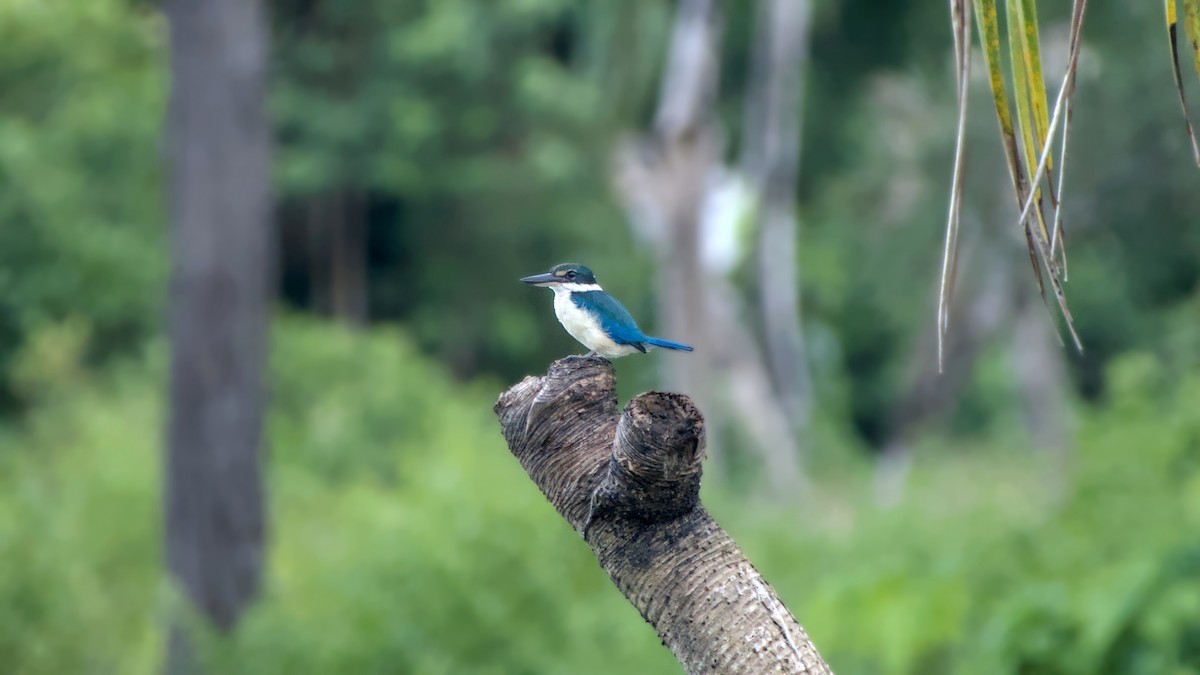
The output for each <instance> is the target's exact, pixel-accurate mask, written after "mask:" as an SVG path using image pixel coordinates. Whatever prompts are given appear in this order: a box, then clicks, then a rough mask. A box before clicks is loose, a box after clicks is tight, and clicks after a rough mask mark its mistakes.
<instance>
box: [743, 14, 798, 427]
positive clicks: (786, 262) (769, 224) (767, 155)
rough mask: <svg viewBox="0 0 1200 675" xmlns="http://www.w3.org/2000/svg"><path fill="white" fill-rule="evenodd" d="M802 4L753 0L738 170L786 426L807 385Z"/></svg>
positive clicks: (794, 420)
mask: <svg viewBox="0 0 1200 675" xmlns="http://www.w3.org/2000/svg"><path fill="white" fill-rule="evenodd" d="M810 12H811V8H810V5H809V2H808V0H760V2H759V4H758V19H757V26H756V27H755V40H754V44H755V49H754V51H753V54H752V59H751V64H750V90H749V92H748V96H747V98H746V112H745V123H744V125H743V133H742V138H743V140H742V142H743V151H742V165H743V170H744V171H745V173H746V175H747V176H748V177H749V179H750V181H751V182H752V184H753V185H754V186H755V192H757V194H758V198H759V208H758V214H757V219H758V293H759V309H760V315H761V317H762V322H763V336H764V338H765V342H766V347H767V350H766V355H767V359H768V361H769V363H770V368H769V370H770V373H771V379H772V382H773V384H774V386H775V388H776V389H777V390H778V392H779V396H780V398H781V399H782V400H783V402H784V404H785V405H786V406H787V410H788V412H789V416H790V418H791V420H790V421H791V423H792V427H793V428H796V429H799V428H802V427H804V426H805V424H806V422H807V419H808V407H809V397H810V396H811V388H812V386H811V384H810V381H809V373H808V363H807V361H806V360H805V355H804V338H803V334H802V333H801V330H800V293H799V290H798V289H799V285H800V275H799V273H798V271H797V269H796V266H797V252H796V242H797V240H798V236H797V225H796V174H797V171H798V168H799V162H800V112H801V105H800V104H801V100H802V95H803V90H804V64H805V59H806V58H807V55H808V25H809V15H810Z"/></svg>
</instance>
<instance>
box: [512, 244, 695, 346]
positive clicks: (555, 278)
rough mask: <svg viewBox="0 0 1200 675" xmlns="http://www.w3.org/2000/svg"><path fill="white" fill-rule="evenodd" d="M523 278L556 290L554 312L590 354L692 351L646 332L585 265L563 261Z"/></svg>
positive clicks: (531, 282)
mask: <svg viewBox="0 0 1200 675" xmlns="http://www.w3.org/2000/svg"><path fill="white" fill-rule="evenodd" d="M521 281H524V282H525V283H527V284H530V285H532V286H542V287H545V288H549V289H551V290H553V291H554V315H555V316H557V317H558V322H559V323H561V324H562V326H563V328H565V329H567V332H568V333H570V334H571V337H573V338H575V339H576V340H578V341H579V342H580V343H582V344H583V346H584V347H587V348H588V349H590V350H591V351H590V352H589V353H588V356H595V355H596V354H599V355H600V356H603V357H605V358H610V359H614V358H617V357H619V356H627V355H629V354H632V353H634V352H642V353H643V354H644V353H646V348H647V347H662V348H663V349H673V350H675V351H680V352H690V351H692V348H691V347H689V346H687V345H681V344H679V343H678V342H671V341H669V340H662V339H659V338H656V337H650V336H649V335H646V334H645V333H643V332H642V329H641V328H638V325H637V322H636V321H634V320H633V317H632V316H630V315H629V310H627V309H625V306H624V305H622V304H621V303H619V302H617V299H616V298H614V297H613V296H611V295H609V294H608V293H606V292H605V291H604V289H603V288H600V284H598V283H596V275H594V274H592V271H591V270H590V269H588V268H586V267H584V266H583V265H579V264H577V263H562V264H561V265H555V266H554V267H551V268H550V271H549V272H547V273H545V274H535V275H534V276H531V277H525V278H524V279H521Z"/></svg>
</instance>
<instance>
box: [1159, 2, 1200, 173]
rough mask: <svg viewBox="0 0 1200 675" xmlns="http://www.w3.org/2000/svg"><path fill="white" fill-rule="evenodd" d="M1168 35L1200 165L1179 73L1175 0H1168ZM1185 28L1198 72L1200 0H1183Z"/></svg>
mask: <svg viewBox="0 0 1200 675" xmlns="http://www.w3.org/2000/svg"><path fill="white" fill-rule="evenodd" d="M1166 10H1167V37H1168V38H1169V39H1170V41H1171V68H1172V72H1174V74H1175V90H1176V91H1178V92H1179V106H1180V107H1181V108H1182V109H1183V124H1184V127H1185V128H1186V129H1187V135H1188V140H1190V141H1191V142H1192V159H1194V160H1195V161H1196V165H1197V166H1200V144H1197V143H1196V132H1195V130H1194V129H1192V120H1191V117H1190V116H1189V115H1188V107H1187V96H1186V95H1185V94H1184V93H1183V77H1182V76H1181V75H1180V74H1179V39H1178V38H1179V30H1178V24H1177V16H1176V11H1175V0H1166ZM1183 10H1184V17H1185V18H1184V28H1185V30H1186V31H1187V33H1188V37H1189V39H1190V42H1191V43H1192V55H1193V57H1194V58H1195V61H1196V72H1197V73H1200V0H1183Z"/></svg>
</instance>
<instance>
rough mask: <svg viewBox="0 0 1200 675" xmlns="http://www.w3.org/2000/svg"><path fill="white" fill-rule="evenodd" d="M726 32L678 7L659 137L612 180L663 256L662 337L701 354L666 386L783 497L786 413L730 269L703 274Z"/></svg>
mask: <svg viewBox="0 0 1200 675" xmlns="http://www.w3.org/2000/svg"><path fill="white" fill-rule="evenodd" d="M721 25H722V22H721V17H720V8H719V6H718V4H717V3H715V2H713V1H712V0H680V2H679V5H678V9H677V11H676V14H675V24H674V27H673V29H672V32H671V43H670V46H669V49H668V54H667V62H666V65H665V69H664V72H663V77H662V84H661V87H660V92H659V101H658V109H657V111H656V114H655V120H654V130H653V133H652V134H651V135H649V136H647V137H643V138H640V139H635V140H629V141H627V142H626V143H624V144H622V146H621V147H619V148H618V151H617V157H616V162H614V165H615V166H614V180H613V182H614V184H615V187H616V189H617V192H618V196H619V197H620V199H621V200H622V202H623V203H624V206H625V208H626V212H627V213H628V217H629V221H630V225H631V226H632V229H633V231H634V233H635V234H636V235H638V236H639V237H640V238H641V239H642V240H643V241H645V242H646V243H648V244H649V245H650V246H651V247H652V248H653V250H654V252H655V253H656V254H657V258H658V300H659V317H660V321H662V322H663V326H664V327H663V328H662V330H661V332H663V333H664V334H667V335H676V336H679V338H680V339H682V340H689V341H691V342H692V344H693V346H695V347H696V352H695V353H694V354H691V355H689V356H688V359H687V360H686V361H685V360H682V359H674V360H668V361H667V367H668V368H670V370H669V371H668V373H667V378H666V379H667V381H668V383H670V384H671V386H675V387H679V388H682V389H685V390H686V391H689V392H695V396H696V397H697V399H698V401H699V403H700V405H701V406H702V407H703V408H704V410H705V411H706V413H707V414H708V416H709V418H710V421H711V422H712V426H713V427H714V428H719V427H722V426H724V425H725V422H726V421H727V420H732V421H736V422H737V426H738V427H739V431H743V432H745V433H746V436H747V437H749V438H750V439H751V443H750V444H749V446H750V447H751V448H752V450H753V451H755V452H756V453H757V454H758V456H759V458H760V459H761V460H762V462H763V466H764V474H765V475H766V477H767V481H768V483H769V485H770V486H771V487H772V488H773V489H774V490H775V492H776V493H778V494H785V493H793V492H796V491H798V488H801V487H802V486H803V483H804V481H803V477H802V476H801V474H800V467H799V464H798V461H797V460H798V456H799V448H798V446H797V444H796V440H795V438H794V436H793V435H792V432H791V426H792V425H791V424H790V423H789V420H788V414H787V409H786V406H785V405H784V404H782V403H781V402H780V400H779V397H777V396H775V395H774V391H773V388H772V385H771V374H770V372H769V369H768V368H767V364H766V360H765V359H764V357H763V355H762V352H761V350H760V349H759V347H758V344H757V342H756V341H755V340H754V338H753V336H752V334H751V333H750V331H748V330H747V329H746V328H744V327H743V326H742V321H743V316H742V312H741V303H739V302H738V296H737V293H736V292H735V290H734V288H733V285H732V284H731V283H730V282H729V280H728V279H726V278H725V276H724V275H725V272H726V270H717V269H710V268H708V267H706V265H705V262H704V260H703V256H702V253H701V249H702V248H703V242H702V232H701V219H702V213H701V212H702V208H703V205H704V203H705V200H706V197H707V196H708V193H709V190H710V189H711V188H712V179H713V177H714V176H716V175H717V174H719V173H720V172H721V171H722V170H723V169H724V165H723V161H722V154H723V143H722V139H721V137H720V134H719V133H718V128H717V126H716V125H715V123H714V116H715V113H714V111H713V101H714V99H715V96H716V90H717V82H718V75H719V73H718V66H719V60H718V58H717V45H718V43H719V41H720V32H721ZM721 393H726V394H727V397H726V398H721V397H720V394H721Z"/></svg>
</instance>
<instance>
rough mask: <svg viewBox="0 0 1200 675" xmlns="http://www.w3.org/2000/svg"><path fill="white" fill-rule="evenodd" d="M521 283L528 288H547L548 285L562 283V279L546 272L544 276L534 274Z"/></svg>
mask: <svg viewBox="0 0 1200 675" xmlns="http://www.w3.org/2000/svg"><path fill="white" fill-rule="evenodd" d="M521 281H523V282H525V283H527V284H529V285H530V286H549V285H550V284H553V283H557V282H560V281H562V279H560V278H558V277H556V276H554V275H553V274H550V273H549V272H547V273H546V274H535V275H533V276H531V277H525V278H523V279H521Z"/></svg>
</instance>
